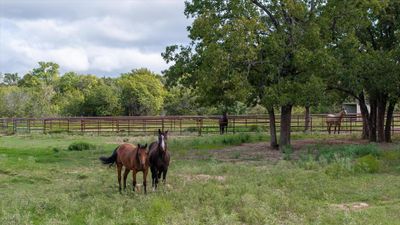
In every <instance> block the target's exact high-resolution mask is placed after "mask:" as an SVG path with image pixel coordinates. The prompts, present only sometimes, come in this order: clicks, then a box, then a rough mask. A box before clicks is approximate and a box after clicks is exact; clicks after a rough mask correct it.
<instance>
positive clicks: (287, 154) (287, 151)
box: [282, 145, 293, 160]
mask: <svg viewBox="0 0 400 225" xmlns="http://www.w3.org/2000/svg"><path fill="white" fill-rule="evenodd" d="M282 151H283V159H284V160H290V159H291V158H292V154H293V148H292V146H290V145H286V146H284V147H283V148H282Z"/></svg>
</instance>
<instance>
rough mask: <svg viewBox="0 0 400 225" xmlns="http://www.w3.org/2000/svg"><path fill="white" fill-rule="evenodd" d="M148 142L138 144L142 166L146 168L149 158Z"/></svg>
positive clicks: (138, 154) (138, 155)
mask: <svg viewBox="0 0 400 225" xmlns="http://www.w3.org/2000/svg"><path fill="white" fill-rule="evenodd" d="M148 153H149V152H148V151H147V144H145V145H140V144H138V145H137V157H138V158H139V162H140V166H141V167H142V168H144V167H145V166H146V162H147V158H148Z"/></svg>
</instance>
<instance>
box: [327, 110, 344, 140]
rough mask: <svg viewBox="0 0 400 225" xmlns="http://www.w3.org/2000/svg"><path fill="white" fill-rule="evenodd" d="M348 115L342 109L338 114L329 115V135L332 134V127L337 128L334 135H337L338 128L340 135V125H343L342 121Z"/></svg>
mask: <svg viewBox="0 0 400 225" xmlns="http://www.w3.org/2000/svg"><path fill="white" fill-rule="evenodd" d="M346 114H347V112H346V110H345V109H342V111H340V112H339V113H337V114H328V115H327V116H326V125H327V127H328V132H329V134H331V128H332V126H334V127H335V131H334V134H336V128H337V131H338V134H340V124H341V123H342V119H343V117H344V116H345V115H346Z"/></svg>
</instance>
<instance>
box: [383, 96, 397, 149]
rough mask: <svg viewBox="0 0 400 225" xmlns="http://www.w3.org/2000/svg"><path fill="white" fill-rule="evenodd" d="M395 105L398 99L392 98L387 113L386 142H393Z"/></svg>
mask: <svg viewBox="0 0 400 225" xmlns="http://www.w3.org/2000/svg"><path fill="white" fill-rule="evenodd" d="M395 106H396V101H395V100H390V102H389V106H388V110H387V115H386V125H385V142H392V121H393V112H394V108H395Z"/></svg>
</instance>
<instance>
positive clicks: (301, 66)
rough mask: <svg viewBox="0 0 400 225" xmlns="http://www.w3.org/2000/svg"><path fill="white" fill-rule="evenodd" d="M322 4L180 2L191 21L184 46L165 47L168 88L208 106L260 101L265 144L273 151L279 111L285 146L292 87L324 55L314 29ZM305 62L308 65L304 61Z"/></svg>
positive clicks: (295, 99)
mask: <svg viewBox="0 0 400 225" xmlns="http://www.w3.org/2000/svg"><path fill="white" fill-rule="evenodd" d="M322 5H323V4H322V2H321V1H305V0H304V1H240V0H235V1H212V0H208V1H199V0H194V1H191V2H186V9H185V14H186V15H187V16H188V17H192V18H194V21H193V24H192V26H191V27H189V29H188V30H189V37H190V38H191V39H192V43H191V44H190V45H189V46H181V47H178V46H169V47H167V49H166V52H165V53H164V54H163V57H164V59H165V60H166V61H167V62H174V63H175V64H174V65H172V66H171V67H170V68H169V69H168V70H167V71H166V72H165V75H166V77H167V79H168V80H167V83H168V82H169V83H174V82H177V81H179V82H181V83H182V84H183V85H187V86H189V87H192V88H193V89H194V90H196V93H197V94H198V95H199V96H202V98H203V99H205V100H206V102H205V103H208V104H210V105H213V104H214V105H215V104H221V103H228V104H232V102H234V101H238V100H239V101H243V100H244V99H247V100H248V102H253V103H254V104H257V103H262V104H263V105H264V106H265V107H266V108H267V109H268V113H269V115H270V122H271V123H270V124H271V129H270V132H271V137H272V138H271V146H273V147H275V148H276V147H277V146H278V144H277V141H276V129H275V112H274V108H275V107H280V109H281V129H280V130H281V133H280V145H281V146H285V145H288V144H290V122H291V111H292V107H293V106H294V105H296V104H299V103H300V100H299V99H298V95H297V92H298V88H301V85H302V84H303V83H304V82H305V81H307V80H308V77H311V75H313V74H315V73H316V71H318V69H319V68H320V67H318V64H319V63H324V61H323V60H316V59H318V57H320V56H322V55H324V54H326V52H325V51H324V49H323V47H324V46H323V43H321V41H320V34H319V27H318V24H317V23H316V18H318V16H319V13H320V8H321V7H322ZM303 61H306V62H308V63H304V62H303Z"/></svg>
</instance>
